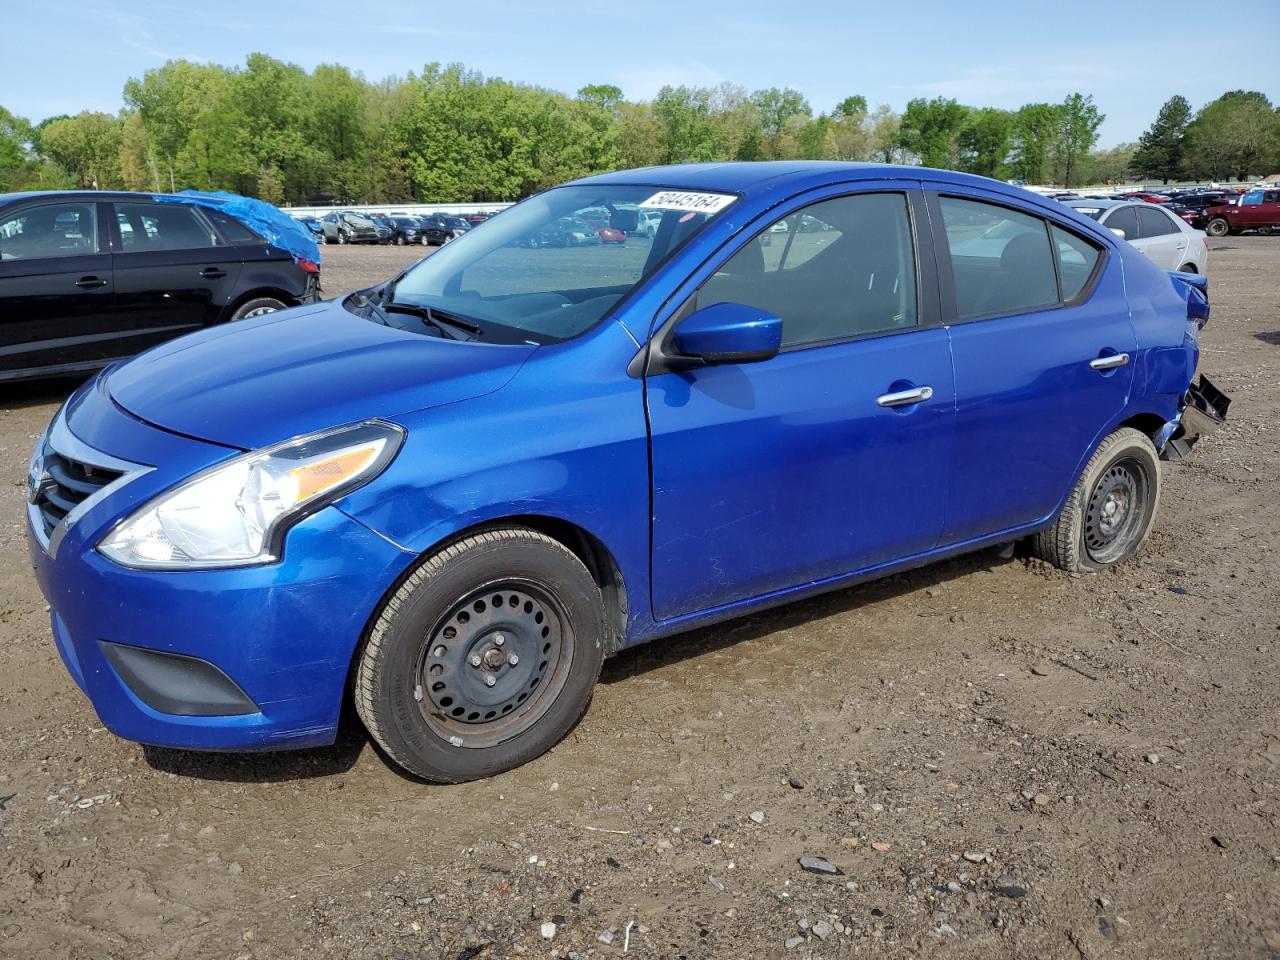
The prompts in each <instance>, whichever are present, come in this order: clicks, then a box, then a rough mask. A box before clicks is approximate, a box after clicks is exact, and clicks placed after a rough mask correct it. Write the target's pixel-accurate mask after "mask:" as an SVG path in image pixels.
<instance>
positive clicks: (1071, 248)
mask: <svg viewBox="0 0 1280 960" xmlns="http://www.w3.org/2000/svg"><path fill="white" fill-rule="evenodd" d="M1049 231H1050V233H1051V234H1052V235H1053V248H1054V254H1055V255H1056V256H1057V258H1058V279H1059V281H1060V282H1061V284H1062V299H1063V300H1065V301H1067V302H1068V303H1070V302H1071V301H1072V300H1074V299H1075V298H1076V297H1078V296H1079V295H1080V292H1081V291H1082V290H1084V288H1085V284H1087V283H1088V282H1089V278H1090V277H1091V276H1093V271H1094V268H1095V267H1097V265H1098V259H1099V258H1100V257H1101V256H1102V251H1101V250H1099V249H1098V248H1097V247H1095V246H1094V245H1093V244H1092V243H1090V242H1089V241H1088V240H1085V239H1084V238H1083V237H1078V236H1076V235H1075V234H1074V233H1070V232H1069V231H1067V230H1063V229H1062V228H1061V227H1058V226H1055V225H1053V224H1050V225H1049Z"/></svg>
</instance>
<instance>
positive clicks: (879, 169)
mask: <svg viewBox="0 0 1280 960" xmlns="http://www.w3.org/2000/svg"><path fill="white" fill-rule="evenodd" d="M923 179H927V180H934V181H941V182H943V183H954V184H957V185H968V186H975V187H982V188H983V189H985V190H991V191H995V192H999V193H1003V194H1005V195H1006V196H1010V197H1016V198H1018V199H1022V200H1025V199H1027V198H1028V197H1035V196H1036V195H1035V194H1034V193H1030V192H1029V191H1027V190H1024V189H1022V188H1021V187H1015V186H1009V185H1008V184H1006V183H1004V182H1003V181H1000V180H992V179H990V178H988V177H979V176H976V175H974V174H969V173H957V172H955V171H953V170H937V169H934V168H932V167H904V166H900V165H897V164H890V163H846V162H842V161H838V160H767V161H725V162H721V163H678V164H671V165H669V166H663V167H640V168H638V169H634V170H618V171H615V172H613V173H603V174H598V175H596V176H593V177H584V178H583V179H581V180H574V181H572V183H571V184H569V185H574V186H576V185H586V184H618V185H630V186H638V185H653V186H658V187H668V188H673V189H680V190H706V191H713V192H722V193H723V192H728V193H741V194H744V195H745V194H751V193H763V192H767V191H768V192H771V191H774V190H782V189H786V190H790V191H801V190H805V189H808V188H811V187H820V186H823V185H825V184H828V183H837V182H849V181H859V180H863V181H866V180H923Z"/></svg>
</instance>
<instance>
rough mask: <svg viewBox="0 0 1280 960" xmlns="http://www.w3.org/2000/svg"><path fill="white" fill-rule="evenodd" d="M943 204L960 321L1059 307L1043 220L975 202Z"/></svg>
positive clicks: (950, 199)
mask: <svg viewBox="0 0 1280 960" xmlns="http://www.w3.org/2000/svg"><path fill="white" fill-rule="evenodd" d="M940 202H941V206H942V220H943V224H944V226H945V228H946V233H947V246H948V248H949V249H950V251H951V272H952V275H953V276H954V279H955V295H956V310H957V314H958V316H959V318H960V319H961V320H969V319H973V318H976V317H984V316H994V315H997V314H1008V313H1020V312H1023V311H1027V310H1036V309H1039V308H1042V307H1050V306H1056V305H1057V304H1058V283H1057V276H1056V274H1055V272H1054V256H1053V252H1052V251H1051V250H1050V248H1049V235H1048V233H1047V232H1046V231H1045V223H1044V221H1043V220H1041V219H1040V218H1039V217H1033V216H1030V215H1029V214H1025V213H1020V212H1018V211H1016V210H1011V209H1009V208H1008V207H1001V206H997V205H995V204H992V203H982V202H979V201H975V200H961V199H959V198H957V197H942V198H941V201H940Z"/></svg>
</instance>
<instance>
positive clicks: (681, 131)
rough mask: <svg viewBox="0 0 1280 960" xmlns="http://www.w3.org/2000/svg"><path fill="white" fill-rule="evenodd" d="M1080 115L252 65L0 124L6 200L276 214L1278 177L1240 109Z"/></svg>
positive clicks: (181, 76) (1263, 101)
mask: <svg viewBox="0 0 1280 960" xmlns="http://www.w3.org/2000/svg"><path fill="white" fill-rule="evenodd" d="M1103 119H1104V116H1103V114H1102V113H1101V112H1100V110H1099V109H1098V107H1097V105H1096V104H1095V103H1094V102H1093V98H1092V97H1090V96H1085V95H1083V94H1080V93H1073V94H1071V95H1070V96H1068V97H1067V98H1066V99H1065V100H1063V101H1062V102H1061V103H1029V104H1026V105H1024V106H1022V107H1020V108H1019V109H1017V110H1001V109H996V108H992V107H970V106H966V105H963V104H960V103H958V102H957V101H955V100H953V99H948V98H945V97H935V98H933V99H925V98H918V99H914V100H911V101H910V102H909V103H908V104H907V105H906V108H905V109H904V110H903V111H902V112H900V113H899V112H896V111H894V110H893V109H892V108H891V107H889V106H888V105H883V104H882V105H879V106H877V107H875V108H874V109H872V108H871V107H870V106H869V104H868V102H867V100H866V98H865V97H862V96H856V95H855V96H849V97H847V98H845V99H844V100H842V101H841V102H840V103H839V104H838V105H837V106H836V107H835V108H834V109H833V110H831V111H830V112H828V113H815V111H814V110H813V109H812V107H811V106H810V104H809V102H808V100H807V99H806V98H805V97H804V95H803V94H802V93H800V92H799V91H797V90H793V89H790V88H784V89H779V88H776V87H772V88H768V89H763V90H756V91H754V92H748V91H747V90H746V89H745V88H743V87H740V86H737V85H735V84H730V83H723V84H720V85H718V86H714V87H697V86H668V87H664V88H663V89H662V90H660V91H659V92H658V94H657V95H656V96H655V97H654V98H653V99H652V100H649V101H640V102H636V101H628V100H626V99H625V98H624V97H623V95H622V91H621V90H620V89H619V88H618V87H615V86H612V85H608V84H595V85H590V86H586V87H583V88H582V89H581V90H579V91H578V92H577V94H576V95H575V96H572V97H571V96H568V95H566V94H563V93H559V92H557V91H554V90H548V89H544V88H542V87H537V86H531V85H528V84H522V83H512V82H510V81H507V80H503V79H500V78H496V77H485V76H483V75H481V74H480V73H477V72H475V71H471V70H467V69H466V68H465V67H463V66H461V65H458V64H452V65H448V66H441V65H439V64H431V65H428V66H427V67H426V68H425V69H424V70H423V71H422V72H421V73H420V74H414V73H410V74H409V75H408V76H406V77H398V78H392V79H388V80H384V81H380V82H370V81H368V80H365V79H364V78H363V77H361V76H360V75H359V74H356V73H352V72H351V71H350V70H348V69H347V68H346V67H343V66H340V65H337V64H325V65H321V66H318V67H316V68H315V70H313V71H311V72H310V73H308V72H307V71H305V70H303V69H302V68H301V67H298V66H296V65H293V64H288V63H284V62H282V61H280V60H276V59H274V58H272V57H269V56H267V55H266V54H261V53H255V54H251V55H250V56H249V57H248V58H247V60H246V62H245V65H244V66H243V67H231V68H229V67H224V66H220V65H217V64H200V63H192V62H189V61H186V60H174V61H170V62H168V63H166V64H165V65H164V66H162V67H158V68H156V69H153V70H148V71H147V72H146V73H145V74H144V75H143V76H142V78H141V79H132V80H130V81H129V82H128V83H126V84H125V88H124V108H123V109H122V110H120V111H119V112H118V113H117V114H109V113H101V112H92V111H85V112H82V113H79V114H76V115H75V116H61V117H53V118H49V119H47V120H44V121H42V122H40V123H38V124H32V123H31V122H29V121H27V120H25V119H23V118H21V117H17V116H15V115H14V114H12V113H10V112H9V111H7V110H5V109H4V108H3V107H2V106H0V191H9V190H19V189H54V188H75V187H93V186H96V187H98V188H101V189H127V190H142V191H170V190H178V189H182V188H184V187H195V188H197V189H202V190H230V191H233V192H235V193H240V194H245V195H248V196H255V197H260V198H262V199H264V200H268V201H270V202H273V203H277V204H282V203H294V204H296V203H307V202H325V201H334V202H341V203H358V202H367V203H381V202H392V201H407V200H419V201H439V202H447V201H453V202H461V201H498V200H512V199H517V198H519V197H522V196H526V195H528V194H530V193H533V192H535V191H537V190H540V189H544V188H546V187H549V186H552V185H553V184H556V183H561V182H563V181H565V180H568V179H572V178H574V177H579V176H585V175H588V174H591V173H597V172H601V171H607V170H615V169H620V168H628V167H638V166H649V165H653V164H660V163H681V162H688V161H698V160H773V159H801V158H803V159H827V160H875V161H881V162H886V163H903V164H916V163H918V164H924V165H927V166H935V167H946V168H950V169H957V170H965V171H969V172H972V173H978V174H983V175H985V176H990V177H997V178H1000V179H1020V180H1024V181H1026V182H1029V183H1057V184H1062V185H1064V186H1076V185H1080V184H1085V183H1098V182H1102V181H1106V180H1120V179H1123V178H1124V177H1125V176H1127V175H1128V174H1129V173H1130V172H1133V173H1135V174H1139V175H1142V176H1153V177H1161V178H1164V177H1176V176H1183V175H1191V176H1211V177H1214V178H1218V179H1225V178H1227V177H1228V176H1236V177H1243V176H1248V175H1251V174H1258V173H1266V172H1270V168H1272V167H1275V166H1277V165H1280V114H1278V113H1277V111H1276V110H1275V109H1273V108H1272V106H1271V104H1270V102H1269V101H1268V100H1267V98H1266V97H1265V96H1263V95H1262V94H1260V93H1246V92H1242V91H1235V92H1232V93H1228V94H1225V95H1224V96H1223V97H1221V98H1219V99H1218V100H1215V101H1214V102H1213V103H1210V104H1208V105H1206V106H1204V107H1203V108H1202V109H1201V110H1200V111H1199V112H1197V113H1195V114H1194V115H1193V114H1192V112H1191V107H1190V105H1189V104H1188V103H1187V101H1186V100H1185V99H1183V98H1182V97H1174V98H1173V99H1172V100H1170V101H1169V103H1167V104H1165V106H1164V108H1162V110H1161V112H1160V116H1159V117H1158V118H1157V119H1156V121H1155V123H1154V124H1153V126H1152V128H1151V129H1150V130H1148V131H1147V132H1146V133H1145V134H1144V135H1143V137H1142V140H1141V141H1140V142H1139V143H1138V144H1136V145H1135V144H1124V145H1121V146H1119V147H1116V148H1114V149H1111V150H1098V149H1096V144H1097V140H1098V128H1099V126H1100V125H1101V123H1102V121H1103Z"/></svg>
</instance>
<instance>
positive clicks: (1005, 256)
mask: <svg viewBox="0 0 1280 960" xmlns="http://www.w3.org/2000/svg"><path fill="white" fill-rule="evenodd" d="M947 193H948V194H949V195H944V196H941V197H937V196H935V197H933V198H931V201H930V202H931V204H932V209H933V211H934V213H935V216H934V218H933V220H934V223H935V224H941V226H942V234H943V236H941V237H939V238H938V241H937V246H938V247H939V248H940V254H941V255H940V257H939V262H940V267H941V271H942V276H941V280H942V286H943V296H942V304H943V313H944V316H945V317H946V318H947V320H948V321H949V322H950V323H951V324H952V326H951V327H950V332H951V350H952V355H953V357H954V361H955V376H956V458H955V460H954V462H953V463H952V464H951V465H950V467H949V469H948V470H947V475H948V477H949V480H950V484H951V498H950V507H949V508H948V511H947V518H948V519H947V527H946V531H945V533H944V534H943V543H944V544H946V545H951V544H962V543H964V542H966V541H969V540H974V539H978V538H982V537H987V536H991V535H995V534H998V533H1001V532H1003V531H1006V530H1010V529H1013V528H1017V527H1021V526H1024V525H1027V524H1032V523H1036V522H1039V521H1042V520H1048V519H1050V518H1051V516H1052V513H1053V511H1054V510H1055V509H1056V507H1057V505H1058V503H1060V502H1061V500H1062V498H1063V497H1065V496H1066V494H1067V492H1068V491H1069V490H1070V489H1071V486H1072V484H1073V483H1074V482H1075V480H1076V474H1077V472H1078V470H1079V469H1080V467H1081V465H1082V462H1083V460H1084V458H1086V457H1087V456H1088V454H1089V453H1090V451H1091V448H1092V446H1093V444H1094V443H1095V442H1096V440H1098V439H1100V437H1099V434H1100V432H1101V431H1103V430H1104V429H1105V428H1106V427H1107V426H1108V425H1109V424H1111V423H1113V422H1114V419H1115V418H1116V417H1117V416H1118V415H1119V414H1120V412H1121V411H1122V410H1124V408H1125V403H1126V401H1127V399H1128V394H1129V388H1130V385H1131V383H1132V381H1133V363H1132V360H1133V358H1134V354H1135V352H1136V349H1137V338H1136V335H1135V334H1134V330H1133V325H1132V323H1131V322H1130V319H1129V307H1128V302H1127V300H1126V299H1125V292H1124V279H1123V277H1122V275H1121V264H1120V262H1119V258H1117V257H1111V258H1108V257H1107V255H1106V253H1105V251H1104V248H1103V246H1102V245H1101V244H1099V243H1097V242H1096V241H1094V240H1091V239H1088V238H1086V237H1084V236H1082V235H1080V234H1077V233H1075V232H1074V230H1072V229H1068V228H1067V227H1065V226H1063V225H1060V224H1056V223H1052V222H1050V221H1049V220H1047V219H1046V218H1044V217H1042V216H1041V215H1039V214H1038V213H1037V212H1035V211H1034V210H1028V209H1026V208H1019V207H1017V206H1015V205H1013V204H1012V203H1010V201H1008V199H1007V198H1004V197H1000V196H993V195H988V194H986V193H984V192H982V191H979V190H971V189H964V190H960V189H954V190H953V189H952V188H951V187H948V188H947ZM1106 226H1108V227H1109V226H1111V223H1110V220H1108V221H1107V223H1106ZM948 252H949V254H950V256H949V257H948V256H947V254H948Z"/></svg>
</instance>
